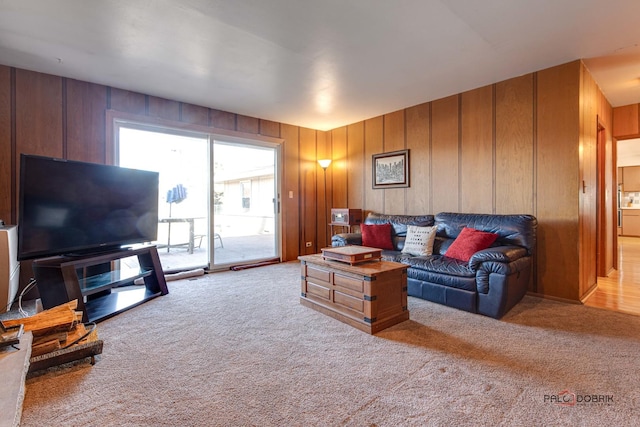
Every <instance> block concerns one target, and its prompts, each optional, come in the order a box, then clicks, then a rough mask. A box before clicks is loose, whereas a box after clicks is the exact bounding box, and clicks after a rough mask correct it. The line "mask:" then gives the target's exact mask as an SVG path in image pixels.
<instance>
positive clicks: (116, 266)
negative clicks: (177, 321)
mask: <svg viewBox="0 0 640 427" xmlns="http://www.w3.org/2000/svg"><path fill="white" fill-rule="evenodd" d="M132 256H137V257H138V263H139V264H140V268H139V269H135V270H131V269H126V268H124V267H123V266H122V265H121V264H122V263H120V262H117V261H118V260H121V259H123V258H128V257H132ZM33 274H34V276H35V279H36V283H37V285H38V291H39V292H40V299H41V301H42V307H43V308H44V309H49V308H53V307H55V306H58V305H60V304H64V303H66V302H68V301H71V300H74V299H77V300H78V310H79V311H82V321H83V322H99V321H101V320H104V319H107V318H109V317H112V316H115V315H116V314H118V313H120V312H122V311H125V310H128V309H130V308H133V307H135V306H137V305H140V304H142V303H144V302H146V301H149V300H150V299H153V298H155V297H157V296H160V295H166V294H168V293H169V289H168V288H167V282H166V281H165V278H164V273H163V271H162V265H161V264H160V258H159V257H158V250H157V248H156V247H155V246H145V247H142V248H137V249H118V250H115V251H111V252H108V253H100V254H93V255H84V256H73V257H69V256H58V257H51V258H42V259H37V260H35V261H33ZM138 278H143V280H144V287H140V286H130V285H133V281H134V280H135V279H138ZM124 286H127V287H126V288H124ZM119 287H123V288H122V290H120V289H118V290H115V291H114V290H113V288H119Z"/></svg>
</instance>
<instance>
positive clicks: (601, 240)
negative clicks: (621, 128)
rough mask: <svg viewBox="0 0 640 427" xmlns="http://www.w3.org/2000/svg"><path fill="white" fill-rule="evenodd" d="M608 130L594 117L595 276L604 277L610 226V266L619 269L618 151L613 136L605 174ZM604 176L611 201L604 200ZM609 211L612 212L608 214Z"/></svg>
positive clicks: (605, 188)
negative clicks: (609, 163)
mask: <svg viewBox="0 0 640 427" xmlns="http://www.w3.org/2000/svg"><path fill="white" fill-rule="evenodd" d="M606 149H607V133H606V129H605V127H604V125H603V124H602V122H601V121H600V119H599V118H598V119H597V132H596V151H597V156H596V157H597V166H596V175H597V176H596V179H597V186H596V188H597V196H596V254H595V259H596V276H599V277H606V276H607V275H608V274H609V273H610V271H608V269H607V230H608V229H609V228H610V229H611V230H610V231H611V233H612V234H611V236H612V242H611V250H612V252H613V253H612V254H611V255H612V267H613V268H614V269H617V268H618V251H617V247H618V220H617V214H618V212H617V192H618V179H617V170H618V169H617V161H616V156H617V150H616V144H615V142H614V141H613V139H612V146H611V165H610V166H611V172H610V174H609V175H610V176H607V150H606ZM607 178H609V182H610V188H608V190H609V192H610V194H611V195H612V197H611V201H610V202H609V203H607ZM608 213H611V215H610V216H609V215H607V214H608ZM609 217H610V218H612V221H611V224H608V223H607V218H609Z"/></svg>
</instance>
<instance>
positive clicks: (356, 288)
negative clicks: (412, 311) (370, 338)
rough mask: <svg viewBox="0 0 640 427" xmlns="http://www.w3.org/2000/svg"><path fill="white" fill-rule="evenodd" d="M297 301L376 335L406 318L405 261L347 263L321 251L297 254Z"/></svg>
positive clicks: (407, 316)
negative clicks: (298, 271)
mask: <svg viewBox="0 0 640 427" xmlns="http://www.w3.org/2000/svg"><path fill="white" fill-rule="evenodd" d="M298 259H299V260H300V263H301V268H302V282H301V286H302V291H301V294H300V303H301V304H302V305H304V306H306V307H310V308H313V309H314V310H317V311H319V312H321V313H324V314H326V315H327V316H331V317H333V318H335V319H338V320H340V321H342V322H344V323H347V324H349V325H351V326H353V327H355V328H358V329H360V330H362V331H364V332H368V333H370V334H375V333H376V332H379V331H381V330H383V329H385V328H388V327H389V326H392V325H395V324H397V323H400V322H404V321H405V320H408V319H409V310H408V308H407V268H408V266H407V265H406V264H400V263H397V262H390V261H370V262H363V263H359V264H357V265H350V264H347V263H343V262H340V261H333V260H328V259H324V257H323V256H322V255H321V254H316V255H304V256H300V257H298Z"/></svg>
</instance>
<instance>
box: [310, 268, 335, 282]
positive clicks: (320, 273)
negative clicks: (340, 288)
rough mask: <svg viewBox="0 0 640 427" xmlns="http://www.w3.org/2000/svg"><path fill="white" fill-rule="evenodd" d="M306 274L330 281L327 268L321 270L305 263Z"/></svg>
mask: <svg viewBox="0 0 640 427" xmlns="http://www.w3.org/2000/svg"><path fill="white" fill-rule="evenodd" d="M305 267H306V270H307V272H306V276H307V277H312V278H314V279H319V280H321V281H323V282H326V283H331V272H329V271H327V270H323V269H321V268H316V267H314V266H313V265H309V264H307V265H306V266H305Z"/></svg>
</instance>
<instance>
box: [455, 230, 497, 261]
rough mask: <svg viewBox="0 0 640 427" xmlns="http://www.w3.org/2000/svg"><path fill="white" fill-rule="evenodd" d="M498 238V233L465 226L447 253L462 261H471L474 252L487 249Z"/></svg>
mask: <svg viewBox="0 0 640 427" xmlns="http://www.w3.org/2000/svg"><path fill="white" fill-rule="evenodd" d="M497 238H498V235H497V234H496V233H488V232H486V231H480V230H476V229H475V228H469V227H465V228H463V229H462V231H461V232H460V234H459V235H458V237H456V240H454V241H453V243H452V244H451V246H449V249H447V252H446V253H445V255H446V256H448V257H449V258H455V259H459V260H460V261H469V259H470V258H471V256H472V255H473V254H475V253H476V252H478V251H481V250H482V249H487V248H488V247H489V246H491V244H492V243H493V242H495V241H496V239H497Z"/></svg>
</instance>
